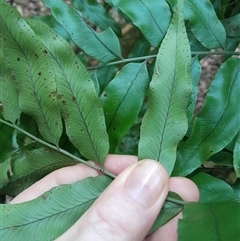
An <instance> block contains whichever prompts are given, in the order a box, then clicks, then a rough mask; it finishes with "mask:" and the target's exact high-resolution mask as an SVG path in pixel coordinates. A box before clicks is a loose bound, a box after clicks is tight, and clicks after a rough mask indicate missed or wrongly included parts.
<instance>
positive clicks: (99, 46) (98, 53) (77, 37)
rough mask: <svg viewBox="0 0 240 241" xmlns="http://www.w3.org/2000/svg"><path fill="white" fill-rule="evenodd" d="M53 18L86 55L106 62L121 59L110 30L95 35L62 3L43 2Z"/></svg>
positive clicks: (116, 42) (73, 10)
mask: <svg viewBox="0 0 240 241" xmlns="http://www.w3.org/2000/svg"><path fill="white" fill-rule="evenodd" d="M43 2H44V4H45V6H46V7H48V8H50V9H51V11H52V14H53V16H54V17H55V18H56V20H57V21H58V22H59V23H60V24H61V25H62V26H63V28H64V29H65V30H66V31H67V32H68V33H69V35H70V36H71V38H72V40H73V42H75V44H76V45H78V47H79V48H81V49H82V50H83V51H84V52H86V53H87V54H88V55H90V56H92V57H94V58H96V59H98V60H100V61H102V62H107V61H111V60H114V59H119V58H122V57H121V50H120V45H119V41H118V39H117V36H116V35H115V33H114V32H113V30H112V29H111V28H108V29H107V30H105V31H103V32H100V33H97V32H95V31H94V30H92V29H91V28H90V27H89V26H88V25H87V24H86V23H85V22H84V20H83V18H82V16H81V14H80V13H79V12H78V11H76V10H75V9H74V8H72V7H71V6H70V5H68V4H67V3H65V2H64V1H62V0H61V1H59V0H43Z"/></svg>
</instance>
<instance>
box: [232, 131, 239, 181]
mask: <svg viewBox="0 0 240 241" xmlns="http://www.w3.org/2000/svg"><path fill="white" fill-rule="evenodd" d="M233 166H234V170H235V172H236V174H237V177H240V132H238V136H237V139H236V143H235V146H234V150H233Z"/></svg>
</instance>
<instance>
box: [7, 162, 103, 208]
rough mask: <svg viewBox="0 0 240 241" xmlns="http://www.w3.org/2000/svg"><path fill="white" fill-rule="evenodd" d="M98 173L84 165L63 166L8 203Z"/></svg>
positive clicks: (36, 195) (16, 201)
mask: <svg viewBox="0 0 240 241" xmlns="http://www.w3.org/2000/svg"><path fill="white" fill-rule="evenodd" d="M97 175H99V173H98V171H96V170H94V169H92V168H90V167H88V166H86V165H84V164H78V165H75V166H69V167H63V168H61V169H58V170H56V171H54V172H52V173H50V174H48V175H47V176H45V177H44V178H42V179H41V180H39V181H38V182H36V183H34V184H33V185H32V186H30V187H29V188H27V189H26V190H24V191H23V192H21V193H20V194H19V195H18V196H16V197H15V198H14V199H13V200H12V201H11V202H10V203H12V204H13V203H21V202H26V201H29V200H32V199H34V198H37V197H38V196H40V195H42V194H43V193H45V192H46V191H48V190H50V189H51V188H53V187H56V186H59V185H61V184H70V183H74V182H77V181H79V180H82V179H84V178H86V177H95V176H97Z"/></svg>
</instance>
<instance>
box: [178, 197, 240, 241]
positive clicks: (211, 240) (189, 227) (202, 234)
mask: <svg viewBox="0 0 240 241" xmlns="http://www.w3.org/2000/svg"><path fill="white" fill-rule="evenodd" d="M239 212H240V203H239V202H234V201H226V202H216V203H189V204H186V205H185V206H184V210H183V219H182V220H181V219H180V220H179V221H178V241H186V240H194V241H202V240H203V239H204V241H219V240H221V241H229V240H238V237H240V228H239V223H240V215H239Z"/></svg>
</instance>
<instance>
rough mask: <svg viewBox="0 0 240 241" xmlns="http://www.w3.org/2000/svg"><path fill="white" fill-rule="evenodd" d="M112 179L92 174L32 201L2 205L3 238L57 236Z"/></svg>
mask: <svg viewBox="0 0 240 241" xmlns="http://www.w3.org/2000/svg"><path fill="white" fill-rule="evenodd" d="M111 180H112V179H111V178H109V177H106V176H98V177H90V178H86V179H84V180H82V181H79V182H76V183H74V184H69V185H62V186H58V187H55V188H52V189H51V190H50V191H48V192H46V193H44V194H43V195H41V196H40V197H38V198H37V199H34V200H32V201H28V202H24V203H20V204H11V205H10V204H5V205H3V204H0V215H1V217H2V219H3V220H4V222H0V233H1V237H2V239H3V240H9V241H13V240H18V241H25V240H39V241H46V240H54V239H56V238H57V237H59V236H60V235H61V234H63V233H64V232H65V231H66V230H68V229H69V228H70V227H71V226H72V225H73V224H74V223H75V222H76V221H77V220H78V219H79V218H80V217H81V216H82V215H83V214H84V213H85V212H86V211H87V209H88V208H89V207H90V206H91V205H92V204H93V202H94V201H95V200H96V199H97V198H98V197H99V195H100V194H101V193H102V192H103V190H104V189H105V188H106V187H107V186H108V185H109V184H110V182H111ZM89 190H91V191H89ZM29 210H31V212H29Z"/></svg>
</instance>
